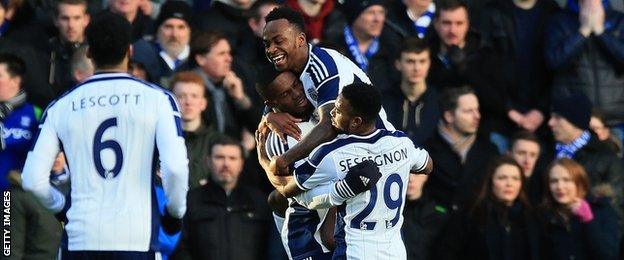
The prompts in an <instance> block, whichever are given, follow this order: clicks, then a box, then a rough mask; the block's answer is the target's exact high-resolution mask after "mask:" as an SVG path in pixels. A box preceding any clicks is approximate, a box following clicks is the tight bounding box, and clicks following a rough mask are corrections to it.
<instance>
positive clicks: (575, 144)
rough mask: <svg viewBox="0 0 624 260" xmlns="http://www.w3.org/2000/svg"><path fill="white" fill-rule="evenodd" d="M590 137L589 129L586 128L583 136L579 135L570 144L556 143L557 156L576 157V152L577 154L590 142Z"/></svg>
mask: <svg viewBox="0 0 624 260" xmlns="http://www.w3.org/2000/svg"><path fill="white" fill-rule="evenodd" d="M590 138H591V135H590V134H589V131H587V130H585V131H583V134H581V136H579V137H578V138H576V139H575V140H574V141H572V142H571V143H569V144H562V143H557V145H555V151H556V153H557V158H570V159H572V157H574V154H576V152H577V151H578V150H580V149H581V148H583V146H585V145H587V143H589V139H590Z"/></svg>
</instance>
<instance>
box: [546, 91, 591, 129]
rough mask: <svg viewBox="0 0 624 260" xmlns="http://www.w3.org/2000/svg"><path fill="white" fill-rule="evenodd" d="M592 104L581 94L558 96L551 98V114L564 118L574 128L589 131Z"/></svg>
mask: <svg viewBox="0 0 624 260" xmlns="http://www.w3.org/2000/svg"><path fill="white" fill-rule="evenodd" d="M591 109H592V104H591V101H589V98H587V96H586V95H585V94H583V93H580V92H576V93H571V94H569V95H566V96H564V95H558V96H556V97H554V98H553V101H552V112H553V113H556V114H557V115H559V116H561V117H563V118H565V119H566V120H568V122H570V123H572V124H573V125H575V126H576V127H578V128H580V129H583V130H586V129H589V119H590V118H591Z"/></svg>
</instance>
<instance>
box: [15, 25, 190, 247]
mask: <svg viewBox="0 0 624 260" xmlns="http://www.w3.org/2000/svg"><path fill="white" fill-rule="evenodd" d="M130 30H131V27H130V24H129V23H128V21H127V20H126V19H124V18H123V17H121V16H119V15H116V14H112V13H103V14H100V15H98V16H97V17H95V18H94V19H93V20H92V21H91V24H89V26H88V28H87V33H86V35H87V41H88V43H89V50H88V56H89V57H90V58H91V59H92V60H93V63H94V65H95V71H96V74H95V75H94V76H92V77H90V78H88V79H87V80H86V81H85V82H83V83H81V84H79V85H77V86H76V87H74V88H73V89H71V90H70V91H68V92H67V93H65V94H64V95H63V96H61V97H60V98H58V99H57V100H55V101H53V102H52V103H51V104H50V105H49V106H48V108H47V109H46V111H45V112H44V115H43V119H42V123H41V125H40V126H39V132H38V134H37V137H36V141H35V144H34V145H33V147H32V149H31V151H30V152H29V153H28V158H27V160H26V165H25V167H24V171H23V187H24V189H25V190H28V191H31V192H32V193H34V195H35V196H36V197H37V198H38V199H39V200H40V201H41V202H42V204H43V205H44V206H45V207H47V208H48V209H50V210H51V211H53V212H55V213H60V212H63V211H66V210H67V213H66V215H67V221H68V222H67V224H66V226H65V229H66V233H67V238H68V241H67V248H66V249H65V250H64V252H63V259H159V257H160V255H159V253H158V251H159V248H158V246H159V244H158V239H157V238H158V229H159V226H160V224H161V217H160V214H159V211H158V208H157V207H158V204H157V203H156V195H155V192H154V180H155V177H156V176H155V166H156V164H155V163H156V162H157V161H156V160H160V172H161V173H162V174H161V178H162V184H163V188H164V191H165V196H166V200H167V202H166V206H165V217H164V218H162V220H163V222H162V224H163V225H165V224H172V225H165V226H166V227H172V229H176V228H179V225H180V224H181V223H180V220H181V218H182V217H183V215H184V213H185V211H186V192H187V189H188V166H187V164H188V160H187V156H186V148H185V145H184V139H183V137H182V129H181V125H180V116H181V115H180V112H179V110H178V106H177V104H176V101H175V99H174V96H173V94H171V93H169V92H167V91H165V90H164V89H162V88H160V87H158V86H155V85H151V84H149V83H146V82H142V81H139V80H137V79H135V78H133V77H131V76H130V75H128V74H126V73H125V72H126V71H127V64H128V60H129V57H130V55H131V47H130ZM59 151H63V152H64V153H65V156H66V159H67V164H68V166H69V169H71V172H72V175H71V192H70V197H68V198H65V197H63V195H62V194H61V193H60V192H59V191H58V190H56V189H54V188H53V187H51V186H50V182H49V179H48V176H49V173H50V168H51V167H52V163H53V161H54V158H55V157H56V154H57V153H58V152H59ZM156 155H158V157H156ZM172 229H167V230H169V231H173V230H172Z"/></svg>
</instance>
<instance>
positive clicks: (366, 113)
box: [340, 82, 381, 123]
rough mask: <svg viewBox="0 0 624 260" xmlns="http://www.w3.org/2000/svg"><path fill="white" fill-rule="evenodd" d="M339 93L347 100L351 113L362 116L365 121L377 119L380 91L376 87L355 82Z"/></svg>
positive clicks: (369, 121)
mask: <svg viewBox="0 0 624 260" xmlns="http://www.w3.org/2000/svg"><path fill="white" fill-rule="evenodd" d="M340 94H341V95H342V97H343V98H345V99H346V100H348V101H349V104H350V105H351V113H352V114H353V115H356V116H360V117H362V119H363V121H364V122H365V123H371V122H375V120H377V115H378V114H379V110H381V93H380V92H379V90H377V88H375V87H373V86H372V85H369V84H366V83H362V82H357V83H353V84H351V85H348V86H346V87H344V88H343V89H342V92H341V93H340Z"/></svg>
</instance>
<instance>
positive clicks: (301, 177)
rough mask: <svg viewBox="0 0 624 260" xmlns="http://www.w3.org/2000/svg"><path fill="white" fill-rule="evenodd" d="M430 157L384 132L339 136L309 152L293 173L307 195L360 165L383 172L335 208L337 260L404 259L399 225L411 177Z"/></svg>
mask: <svg viewBox="0 0 624 260" xmlns="http://www.w3.org/2000/svg"><path fill="white" fill-rule="evenodd" d="M428 158H429V155H428V153H427V152H426V151H425V150H423V149H420V148H416V147H415V146H414V143H413V142H412V141H411V140H410V139H409V137H408V136H407V135H406V134H405V133H403V132H401V131H388V130H383V129H379V130H377V131H375V132H373V133H372V134H370V135H368V136H356V135H339V136H338V137H337V138H336V139H335V140H333V141H331V142H328V143H325V144H323V145H321V146H319V147H318V148H316V149H315V150H314V151H312V153H310V156H309V157H308V158H307V159H306V163H304V164H303V165H301V166H300V167H298V168H297V169H296V170H295V173H294V174H295V180H296V183H297V185H298V186H299V188H301V189H303V190H306V191H307V190H310V189H313V188H315V187H319V186H326V185H327V184H330V183H332V182H335V181H338V180H340V179H342V178H344V176H345V175H346V173H347V171H348V170H349V168H350V167H352V166H354V165H356V164H358V163H360V162H362V161H363V160H372V161H374V162H376V163H377V165H378V166H379V170H380V171H381V173H382V177H381V178H380V179H379V182H378V183H377V184H376V186H374V187H373V188H372V189H371V190H370V191H366V192H364V193H361V194H359V195H357V196H355V197H353V198H351V199H349V200H347V201H346V202H345V203H344V204H343V205H341V206H339V207H338V213H339V216H338V220H337V225H336V231H335V233H336V234H337V235H336V236H335V238H336V245H337V246H336V249H335V251H334V257H335V258H336V257H338V258H340V259H342V258H345V257H346V258H348V259H393V260H394V259H405V258H406V252H405V246H404V244H403V242H402V241H403V240H402V237H401V226H402V224H403V216H402V212H403V208H404V206H405V193H406V191H407V184H408V180H409V174H410V171H417V172H419V171H422V170H423V169H424V168H425V167H426V166H427V161H428Z"/></svg>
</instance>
